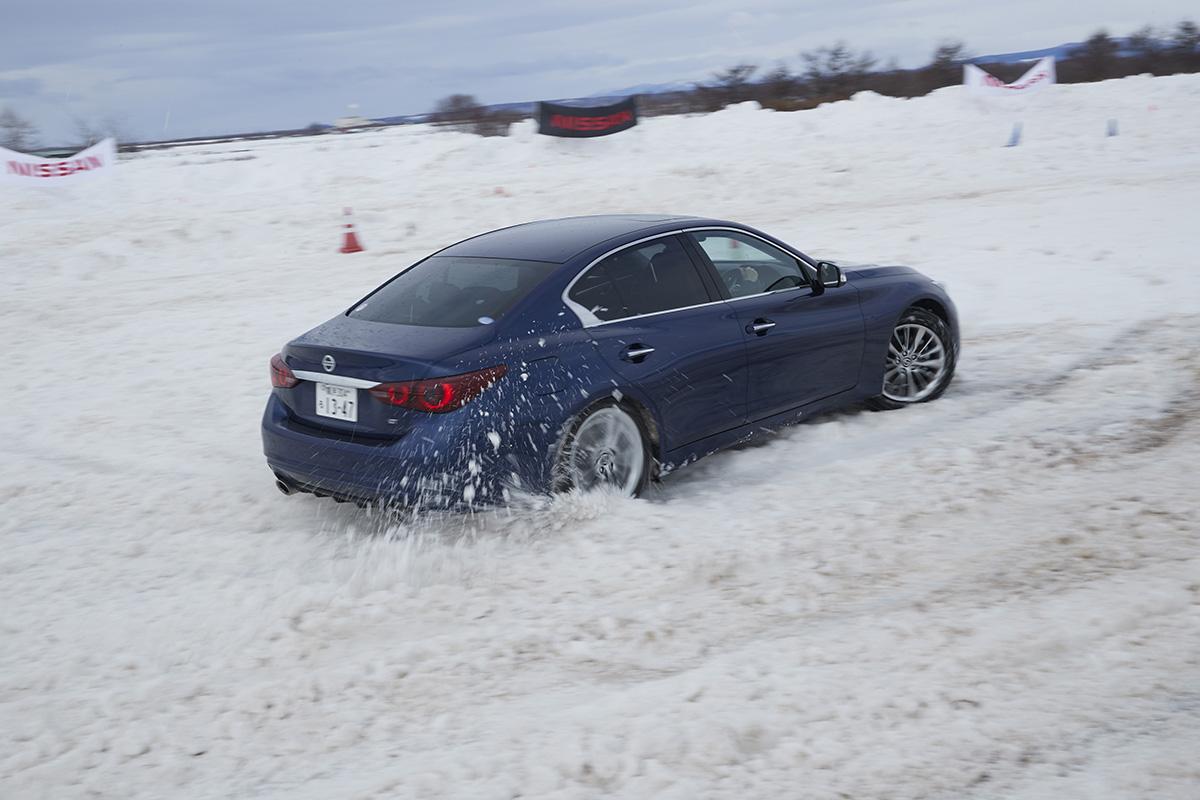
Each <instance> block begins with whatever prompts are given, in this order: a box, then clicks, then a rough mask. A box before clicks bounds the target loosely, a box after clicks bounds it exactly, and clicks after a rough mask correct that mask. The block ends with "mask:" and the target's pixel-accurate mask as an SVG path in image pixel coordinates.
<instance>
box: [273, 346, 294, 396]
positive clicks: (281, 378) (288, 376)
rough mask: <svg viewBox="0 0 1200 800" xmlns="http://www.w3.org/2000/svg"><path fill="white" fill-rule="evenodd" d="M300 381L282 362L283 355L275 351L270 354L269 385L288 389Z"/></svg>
mask: <svg viewBox="0 0 1200 800" xmlns="http://www.w3.org/2000/svg"><path fill="white" fill-rule="evenodd" d="M299 382H300V379H299V378H297V377H296V375H295V373H293V372H292V371H291V369H289V368H288V365H287V364H285V363H283V355H282V354H280V353H276V354H275V355H273V356H271V385H272V386H275V387H277V388H279V389H290V388H292V387H293V386H295V385H296V384H297V383H299Z"/></svg>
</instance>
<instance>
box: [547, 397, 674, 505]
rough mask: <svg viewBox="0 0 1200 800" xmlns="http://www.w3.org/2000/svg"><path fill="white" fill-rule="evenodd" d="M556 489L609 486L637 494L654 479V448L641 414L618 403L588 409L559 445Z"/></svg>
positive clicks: (621, 492) (586, 488)
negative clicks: (649, 443)
mask: <svg viewBox="0 0 1200 800" xmlns="http://www.w3.org/2000/svg"><path fill="white" fill-rule="evenodd" d="M555 471H556V473H557V475H556V481H555V489H556V490H557V491H567V490H569V489H578V490H579V491H584V492H586V491H590V490H592V489H602V488H607V489H609V490H612V491H615V492H617V493H619V494H624V495H627V496H630V497H637V496H638V495H639V494H641V492H642V490H643V489H645V488H646V485H647V484H648V483H649V482H650V449H649V448H648V447H647V446H646V434H645V432H644V431H643V430H642V425H641V423H640V422H639V421H638V420H637V418H636V417H635V416H634V415H633V414H631V413H630V412H629V411H627V410H626V409H625V408H623V407H622V406H620V405H618V404H616V403H606V404H604V405H601V406H598V407H596V408H593V409H591V410H590V411H588V412H586V413H585V414H584V415H583V416H582V417H580V418H579V419H578V420H577V421H576V422H575V424H574V426H573V428H572V429H571V431H570V432H569V433H568V434H567V436H566V438H565V439H564V441H563V444H562V447H560V448H559V457H558V463H557V465H556V468H555Z"/></svg>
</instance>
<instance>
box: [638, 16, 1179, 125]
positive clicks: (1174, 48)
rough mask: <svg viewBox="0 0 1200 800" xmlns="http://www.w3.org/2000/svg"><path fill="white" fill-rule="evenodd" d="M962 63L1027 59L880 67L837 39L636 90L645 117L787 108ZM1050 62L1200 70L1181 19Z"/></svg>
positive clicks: (1101, 71) (1130, 71) (1096, 36)
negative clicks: (768, 62) (689, 80)
mask: <svg viewBox="0 0 1200 800" xmlns="http://www.w3.org/2000/svg"><path fill="white" fill-rule="evenodd" d="M967 63H975V64H977V65H978V66H980V67H982V68H983V69H986V70H987V71H988V72H990V73H992V74H993V75H995V76H996V77H997V78H1000V79H1002V80H1006V81H1011V80H1015V79H1016V78H1018V77H1020V75H1021V74H1023V73H1024V72H1025V71H1026V70H1027V69H1028V68H1029V65H1028V64H1027V63H1022V64H1010V63H987V62H986V61H981V60H978V59H973V58H971V56H970V54H969V53H968V50H967V46H966V45H965V44H964V43H963V42H960V41H947V42H943V43H941V44H939V45H938V46H937V48H936V49H935V50H934V51H933V54H932V55H931V57H930V60H929V63H928V64H926V65H925V66H923V67H919V68H917V69H900V68H899V67H898V66H897V65H896V63H895V62H894V61H893V62H891V63H890V64H887V65H886V66H883V67H882V68H880V67H879V66H878V61H877V60H876V58H875V57H874V56H873V55H872V54H871V53H870V52H867V51H863V52H856V51H854V50H852V49H851V48H850V47H849V46H847V44H846V43H845V42H838V43H836V44H833V45H829V46H826V47H819V48H817V49H816V50H811V51H808V52H803V53H801V54H800V65H799V66H800V68H799V69H798V70H796V71H792V70H791V69H789V68H788V66H787V65H786V64H779V65H777V66H776V67H774V68H773V69H771V70H769V71H765V72H764V71H763V70H761V68H760V67H759V66H758V65H755V64H746V63H742V64H737V65H734V66H732V67H729V68H728V69H725V70H722V71H720V72H717V73H715V74H714V75H713V76H712V79H711V80H709V81H708V82H706V83H699V84H696V85H695V86H693V87H692V88H690V89H686V90H680V91H676V92H666V93H664V94H655V95H643V96H642V97H640V98H639V109H640V110H641V112H642V113H644V114H648V115H653V114H686V113H694V112H705V111H716V110H717V109H720V108H724V107H725V106H727V105H730V104H732V103H741V102H745V101H747V100H755V101H757V102H759V103H760V104H762V105H763V106H764V107H766V108H773V109H777V110H781V111H794V110H798V109H802V108H812V107H814V106H817V105H820V104H821V103H828V102H831V101H834V100H845V99H847V98H849V97H851V96H852V95H854V94H855V93H856V92H862V91H872V92H877V93H879V94H882V95H888V96H891V97H920V96H922V95H926V94H928V93H929V92H932V91H933V90H934V89H939V88H941V87H943V86H953V85H955V84H959V83H962V67H963V64H967ZM1056 66H1057V73H1058V82H1059V83H1087V82H1091V81H1101V80H1106V79H1108V78H1120V77H1124V76H1126V75H1138V74H1141V73H1150V74H1153V75H1173V74H1176V73H1181V72H1200V29H1198V28H1197V26H1196V23H1194V22H1192V21H1191V20H1184V21H1182V22H1180V23H1179V24H1178V25H1176V26H1175V27H1174V28H1173V29H1171V30H1169V31H1158V30H1155V29H1153V28H1151V27H1149V26H1146V27H1143V28H1141V29H1139V30H1137V31H1135V32H1134V33H1132V34H1130V35H1129V36H1127V37H1125V38H1124V39H1123V40H1118V39H1114V38H1113V37H1112V36H1110V35H1109V33H1108V32H1107V31H1105V30H1099V31H1096V32H1095V33H1093V34H1092V35H1091V36H1089V37H1088V39H1087V40H1086V41H1084V42H1083V43H1082V44H1080V45H1078V46H1077V47H1075V48H1073V49H1072V50H1071V51H1070V53H1069V55H1068V56H1067V57H1066V58H1060V59H1058V63H1057V65H1056Z"/></svg>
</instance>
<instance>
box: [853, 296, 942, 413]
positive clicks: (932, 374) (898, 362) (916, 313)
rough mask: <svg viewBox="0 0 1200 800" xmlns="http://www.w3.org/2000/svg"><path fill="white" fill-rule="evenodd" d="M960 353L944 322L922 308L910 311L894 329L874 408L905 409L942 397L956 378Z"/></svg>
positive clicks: (872, 403) (873, 403)
mask: <svg viewBox="0 0 1200 800" xmlns="http://www.w3.org/2000/svg"><path fill="white" fill-rule="evenodd" d="M956 356H957V353H955V352H954V338H953V337H952V336H951V334H950V328H949V327H947V325H946V323H945V321H944V320H943V319H942V318H941V317H939V316H937V315H936V314H934V313H932V312H930V311H926V310H925V309H923V308H910V309H908V310H907V311H905V312H904V315H903V316H901V317H900V321H899V322H898V323H896V327H895V328H894V329H893V330H892V338H891V340H890V341H889V342H888V350H887V355H886V356H885V357H884V364H883V387H882V391H881V392H880V393H879V394H878V395H876V396H875V397H873V398H871V400H870V404H871V406H872V407H874V408H879V409H891V408H903V407H904V406H910V405H913V404H914V403H925V402H928V401H930V400H934V399H936V398H937V397H939V396H940V395H941V394H942V392H944V391H946V387H948V386H949V385H950V380H951V379H952V378H953V377H954V365H955V358H956Z"/></svg>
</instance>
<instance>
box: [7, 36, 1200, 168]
mask: <svg viewBox="0 0 1200 800" xmlns="http://www.w3.org/2000/svg"><path fill="white" fill-rule="evenodd" d="M799 55H800V61H799V69H796V70H795V71H793V70H792V69H790V68H789V67H788V65H787V64H784V63H780V64H777V65H776V66H775V67H773V68H771V69H769V70H763V69H761V68H760V67H759V66H758V65H757V64H747V63H741V64H735V65H733V66H731V67H729V68H727V69H724V70H721V71H719V72H716V73H714V74H713V76H712V78H711V79H710V80H709V81H707V82H704V83H697V84H694V85H693V86H692V87H690V88H688V89H682V90H678V91H673V92H664V93H661V94H647V95H642V96H641V97H639V99H638V108H639V111H640V113H642V114H644V115H647V116H653V115H659V114H690V113H703V112H710V111H717V110H719V109H721V108H724V107H725V106H727V105H731V104H733V103H742V102H745V101H747V100H754V101H757V102H758V103H760V104H761V105H762V106H763V107H765V108H772V109H776V110H779V111H796V110H799V109H803V108H813V107H815V106H818V105H820V104H821V103H828V102H832V101H835V100H845V99H847V98H849V97H851V96H852V95H854V94H855V93H856V92H862V91H872V92H877V93H878V94H882V95H888V96H891V97H920V96H922V95H926V94H928V93H929V92H932V91H933V90H934V89H939V88H941V87H943V86H952V85H955V84H958V83H961V82H962V67H963V64H966V63H974V64H977V65H978V66H980V67H982V68H983V69H986V70H987V71H988V72H990V73H992V74H993V75H995V76H996V77H997V78H1000V79H1002V80H1005V81H1011V80H1014V79H1016V78H1017V77H1019V76H1020V75H1021V74H1022V73H1024V72H1025V70H1026V69H1028V66H1029V65H1028V64H1009V63H987V62H986V61H981V60H979V59H973V58H972V57H971V56H970V55H969V53H968V50H967V46H966V45H965V44H964V43H963V42H960V41H947V42H942V43H941V44H939V45H938V46H937V48H936V49H935V50H934V51H933V53H932V55H931V57H930V61H929V63H928V64H926V65H925V66H923V67H918V68H917V69H901V68H900V67H899V66H898V65H897V64H896V62H895V61H894V60H893V61H891V62H889V63H888V64H886V65H885V66H883V67H880V66H879V63H878V61H877V59H876V58H875V56H874V55H872V54H871V53H870V52H868V51H865V50H864V51H862V52H857V51H855V50H852V49H851V48H850V47H849V46H848V45H847V44H846V43H845V42H837V43H835V44H832V45H827V46H825V47H818V48H817V49H815V50H810V51H806V52H802V53H800V54H799ZM1057 72H1058V82H1059V83H1087V82H1091V81H1101V80H1106V79H1108V78H1120V77H1124V76H1126V75H1138V74H1141V73H1150V74H1152V75H1173V74H1176V73H1182V72H1200V28H1198V27H1197V25H1196V23H1195V22H1192V21H1191V20H1183V21H1182V22H1179V23H1178V24H1177V25H1176V26H1175V27H1174V28H1172V29H1170V30H1156V29H1154V28H1152V27H1150V26H1145V27H1142V28H1140V29H1138V30H1136V31H1134V32H1133V33H1131V34H1129V35H1128V36H1126V37H1124V38H1123V39H1114V38H1113V37H1112V36H1110V35H1109V33H1108V31H1105V30H1099V31H1096V32H1095V33H1093V34H1092V35H1091V36H1089V37H1088V38H1087V40H1086V41H1084V42H1083V43H1082V44H1080V45H1078V46H1077V47H1075V48H1074V49H1072V50H1071V51H1070V53H1069V55H1068V56H1067V57H1066V58H1060V59H1058V63H1057ZM526 117H527V115H526V114H523V113H521V112H519V111H514V110H511V109H502V108H495V107H489V106H485V105H483V104H482V103H480V102H479V101H478V100H477V99H476V98H475V97H474V96H473V95H469V94H453V95H450V96H449V97H445V98H442V99H441V100H439V101H438V103H437V106H436V107H435V108H434V110H433V112H432V113H431V114H430V115H429V121H430V122H432V123H434V124H436V125H441V126H444V127H448V128H452V129H455V130H462V131H467V132H470V133H476V134H479V135H481V136H504V135H506V134H507V133H508V128H509V126H510V125H511V124H512V123H514V122H517V121H519V120H522V119H525V118H526ZM121 127H122V126H121V125H120V124H119V123H117V122H116V121H114V120H113V119H112V118H111V117H110V118H107V119H105V120H104V121H103V122H87V121H85V120H83V119H79V118H77V119H76V120H75V137H74V138H75V141H74V142H72V144H74V145H76V146H77V147H78V148H79V149H82V148H84V147H87V146H89V145H92V144H95V143H96V142H97V141H99V140H100V139H103V138H105V137H107V136H112V137H114V138H116V139H117V140H118V141H119V142H122V141H125V140H126V137H125V136H124V135H123V132H122V130H121ZM326 129H327V126H324V125H320V124H317V123H314V124H313V125H310V126H309V127H308V128H307V129H306V130H304V131H302V132H289V133H309V134H315V133H322V132H324V131H325V130H326ZM37 142H38V131H37V128H36V127H35V126H34V125H33V123H31V122H30V121H29V120H27V119H25V118H23V117H21V116H20V115H18V114H17V113H16V112H15V111H13V110H12V109H11V108H4V109H0V147H6V148H8V149H10V150H21V151H28V150H32V149H34V148H36V147H37Z"/></svg>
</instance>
